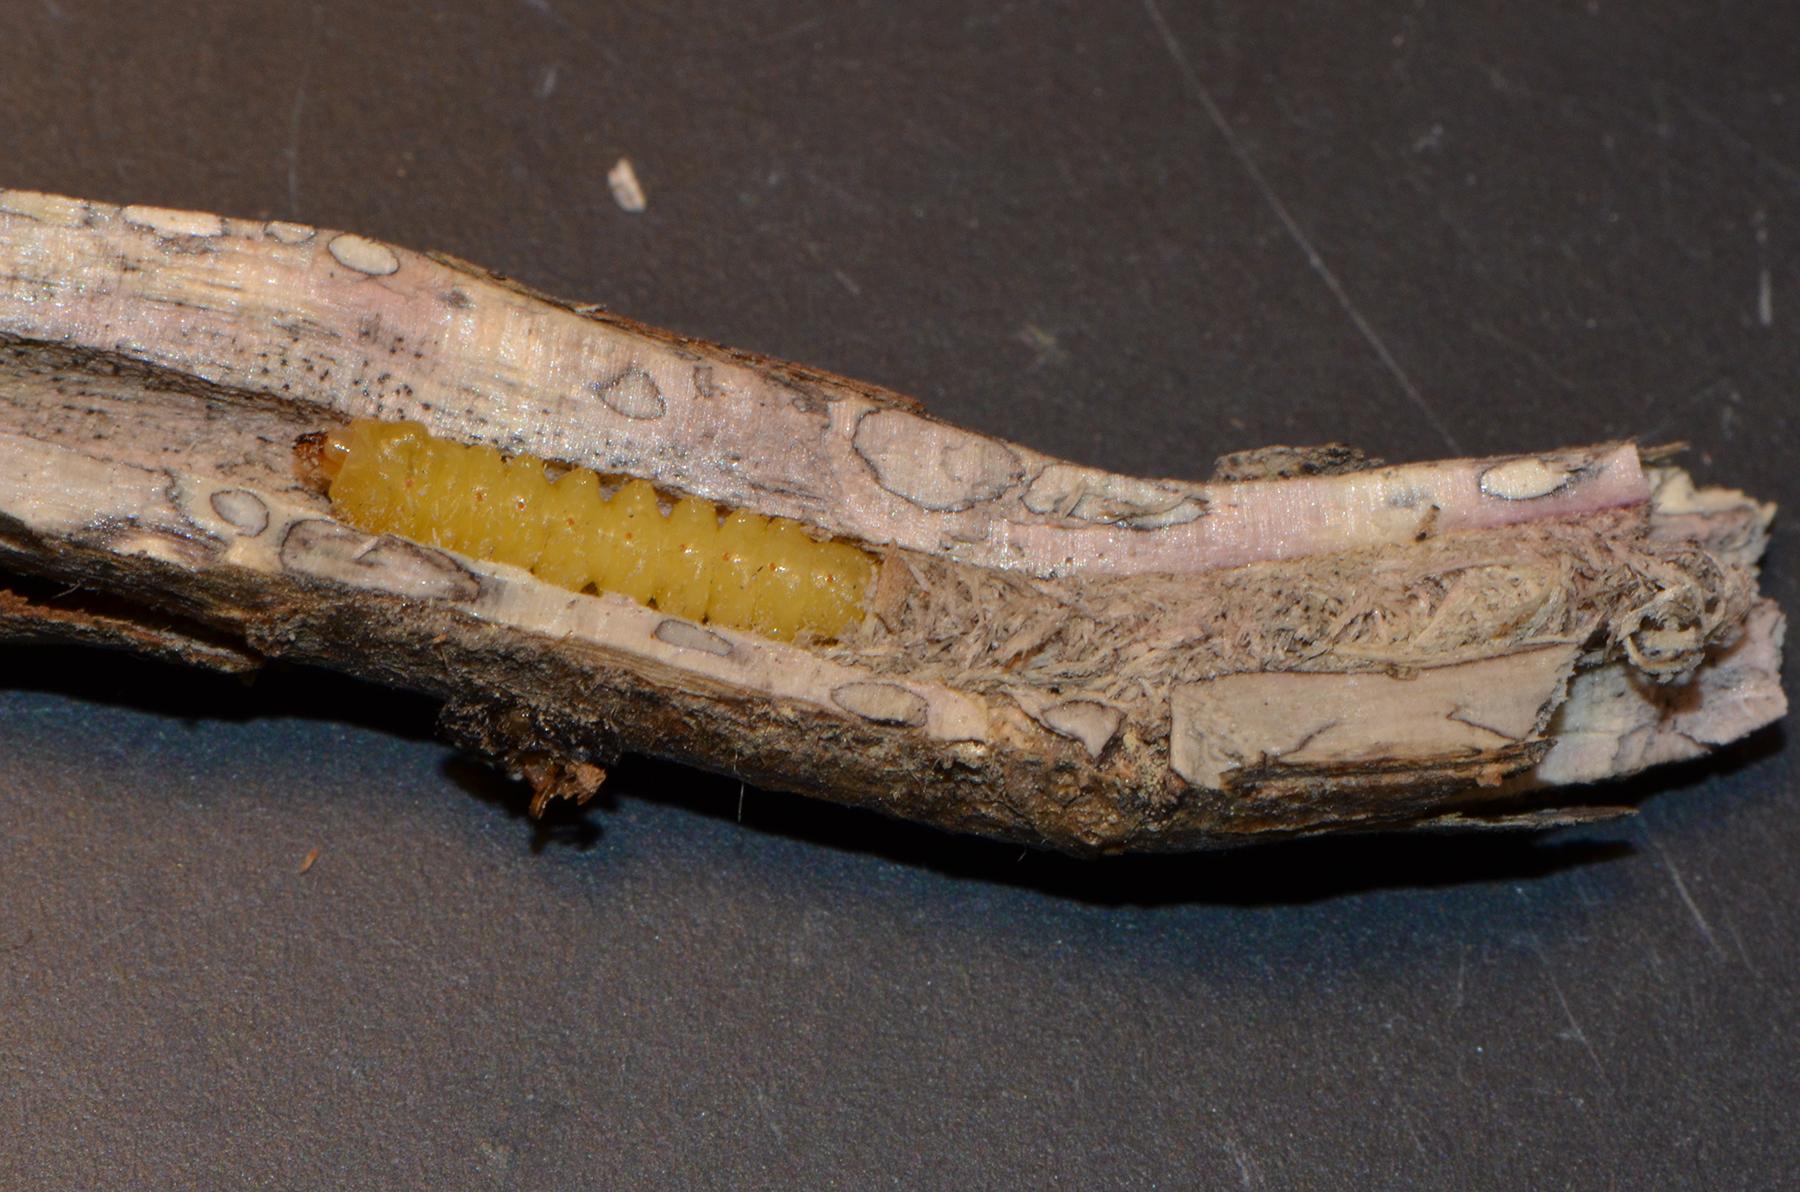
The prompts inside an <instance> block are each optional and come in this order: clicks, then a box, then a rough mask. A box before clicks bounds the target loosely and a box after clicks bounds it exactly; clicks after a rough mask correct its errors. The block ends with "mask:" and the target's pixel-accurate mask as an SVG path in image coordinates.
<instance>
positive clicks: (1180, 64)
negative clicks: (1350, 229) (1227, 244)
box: [1144, 0, 1462, 455]
mask: <svg viewBox="0 0 1800 1192" xmlns="http://www.w3.org/2000/svg"><path fill="white" fill-rule="evenodd" d="M1144 12H1145V13H1146V14H1148V16H1149V17H1150V22H1151V24H1153V25H1155V26H1156V32H1157V34H1158V36H1160V37H1161V38H1162V43H1163V46H1164V48H1165V49H1167V50H1168V52H1169V57H1170V58H1171V59H1173V60H1174V62H1175V68H1176V69H1177V70H1178V71H1179V72H1180V73H1181V78H1182V81H1183V82H1184V83H1185V84H1186V85H1187V91H1188V94H1189V95H1190V96H1192V97H1193V99H1194V102H1195V103H1198V104H1199V105H1200V107H1201V110H1202V111H1204V112H1205V113H1206V118H1207V120H1208V121H1209V122H1210V123H1211V124H1212V126H1213V127H1214V128H1215V129H1217V130H1218V133H1219V135H1220V136H1221V137H1223V138H1224V139H1225V145H1226V147H1227V148H1228V149H1230V150H1231V155H1232V156H1233V157H1235V158H1236V159H1237V163H1238V165H1239V166H1241V167H1243V170H1244V173H1245V174H1246V175H1248V177H1249V179H1250V181H1251V183H1252V184H1254V185H1255V187H1256V189H1257V191H1258V193H1260V194H1261V195H1262V199H1263V201H1264V202H1265V203H1267V204H1268V206H1269V209H1270V210H1271V211H1273V212H1274V213H1275V218H1276V219H1278V220H1280V221H1281V226H1282V228H1283V230H1285V231H1286V232H1287V234H1288V238H1289V239H1290V240H1292V241H1293V242H1294V245H1295V246H1296V247H1297V248H1299V250H1300V252H1301V254H1302V255H1304V256H1305V257H1306V263H1307V265H1308V266H1310V267H1311V268H1312V271H1313V272H1314V273H1316V274H1318V277H1319V280H1320V281H1322V282H1324V283H1325V288H1326V289H1327V290H1329V291H1331V296H1332V298H1334V299H1336V301H1337V304H1338V306H1339V307H1340V308H1342V310H1343V312H1344V314H1345V315H1346V316H1348V317H1349V319H1350V322H1351V325H1353V326H1354V327H1355V328H1356V330H1357V333H1358V334H1359V335H1361V336H1362V338H1363V341H1364V342H1365V343H1367V344H1368V345H1369V347H1370V348H1371V349H1372V350H1373V351H1374V353H1375V355H1376V357H1377V358H1378V359H1379V360H1380V361H1381V363H1382V364H1383V365H1384V366H1385V367H1386V368H1387V370H1388V372H1389V373H1391V374H1392V375H1393V378H1394V380H1395V382H1396V383H1397V384H1398V385H1399V386H1400V391H1401V392H1402V393H1404V394H1405V395H1406V398H1407V400H1408V401H1410V402H1411V403H1412V404H1413V408H1414V409H1416V410H1418V412H1419V416H1420V417H1421V418H1423V419H1424V420H1425V423H1426V425H1428V426H1430V427H1431V429H1432V430H1434V431H1436V432H1437V434H1438V437H1439V438H1441V439H1442V440H1443V441H1444V445H1445V446H1446V447H1448V448H1449V449H1450V450H1451V451H1452V452H1454V453H1455V454H1458V455H1461V454H1462V446H1461V445H1460V444H1459V443H1458V442H1457V441H1456V436H1455V435H1453V434H1451V433H1450V428H1449V427H1448V426H1446V425H1445V424H1444V421H1443V419H1441V418H1439V417H1438V415H1437V411H1436V410H1434V409H1432V408H1431V403H1430V402H1428V401H1426V400H1425V395H1424V394H1423V393H1421V392H1420V391H1419V387H1418V386H1417V385H1415V384H1413V382H1412V378H1411V377H1409V376H1407V375H1406V370H1405V369H1403V368H1401V367H1400V362H1399V361H1398V360H1396V359H1395V358H1394V354H1393V353H1392V352H1390V351H1389V350H1388V346H1387V344H1386V343H1385V342H1383V341H1382V338H1381V336H1380V334H1379V333H1377V332H1376V330H1375V327H1374V325H1373V324H1371V323H1370V322H1369V320H1368V319H1366V318H1364V317H1363V313H1362V311H1361V310H1359V309H1357V306H1356V303H1355V302H1353V301H1351V298H1350V294H1349V291H1347V290H1345V289H1344V285H1343V283H1342V282H1340V281H1339V280H1338V277H1337V274H1336V273H1334V272H1332V269H1331V266H1329V265H1327V264H1326V263H1325V258H1324V257H1322V256H1320V255H1319V250H1318V249H1317V248H1315V247H1314V246H1313V242H1312V240H1311V239H1310V238H1309V237H1308V236H1307V234H1306V232H1305V231H1304V230H1303V229H1302V228H1301V227H1300V223H1299V221H1298V220H1296V219H1295V218H1294V216H1293V213H1292V212H1290V211H1289V210H1288V208H1287V204H1286V203H1284V202H1282V201H1281V196H1280V195H1278V194H1276V193H1275V188H1274V187H1273V186H1272V185H1270V183H1269V180H1268V179H1267V178H1266V177H1264V176H1263V172H1262V169H1261V167H1259V166H1258V165H1257V164H1256V159H1255V158H1253V157H1251V156H1250V150H1249V149H1248V148H1246V147H1245V145H1244V142H1243V140H1242V139H1241V138H1240V137H1239V136H1238V135H1237V131H1236V130H1235V129H1233V128H1232V127H1231V122H1230V121H1228V120H1226V119H1225V113H1224V111H1223V110H1221V109H1220V107H1219V105H1218V103H1217V102H1216V101H1215V100H1214V99H1213V97H1212V92H1211V91H1209V90H1208V89H1207V87H1206V84H1205V83H1203V82H1201V81H1200V74H1199V72H1198V71H1196V70H1195V69H1194V66H1193V63H1191V62H1189V61H1188V56H1187V51H1186V50H1184V49H1182V48H1181V42H1180V41H1179V40H1178V39H1177V38H1176V36H1175V32H1174V30H1172V29H1170V28H1169V23H1168V22H1167V21H1166V20H1164V19H1163V14H1162V9H1161V8H1160V7H1159V6H1158V4H1157V0H1144Z"/></svg>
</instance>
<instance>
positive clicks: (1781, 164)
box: [1687, 99, 1800, 186]
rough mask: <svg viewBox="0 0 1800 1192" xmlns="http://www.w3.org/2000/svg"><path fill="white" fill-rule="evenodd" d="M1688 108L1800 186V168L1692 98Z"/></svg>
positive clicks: (1729, 139) (1696, 117)
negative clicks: (1754, 140)
mask: <svg viewBox="0 0 1800 1192" xmlns="http://www.w3.org/2000/svg"><path fill="white" fill-rule="evenodd" d="M1687 110H1688V111H1689V112H1690V113H1692V114H1693V117H1694V119H1696V120H1698V121H1700V123H1702V124H1704V125H1706V126H1707V127H1708V128H1710V129H1712V130H1713V131H1714V132H1716V133H1718V134H1719V135H1720V136H1722V137H1724V138H1725V139H1726V140H1727V141H1729V142H1731V143H1732V144H1733V145H1735V146H1737V147H1738V148H1739V149H1741V150H1743V151H1744V152H1745V153H1748V154H1749V155H1750V156H1751V157H1753V158H1755V159H1756V160H1757V161H1759V162H1761V163H1762V164H1763V165H1764V166H1765V167H1766V168H1768V169H1769V170H1770V171H1771V172H1773V173H1775V174H1779V175H1780V176H1781V177H1782V178H1784V179H1786V180H1787V181H1788V182H1790V183H1792V184H1793V185H1795V186H1800V170H1796V169H1795V168H1794V167H1793V166H1791V165H1789V164H1788V163H1787V162H1785V161H1783V160H1781V159H1780V158H1779V157H1776V156H1775V155H1774V154H1773V153H1770V152H1769V151H1768V150H1766V149H1764V148H1763V147H1762V146H1760V145H1757V144H1753V143H1752V142H1750V141H1749V140H1746V139H1745V138H1744V136H1743V135H1742V134H1740V133H1739V132H1738V131H1737V130H1736V129H1734V128H1732V127H1731V126H1730V125H1729V124H1727V123H1725V122H1724V121H1723V120H1721V119H1719V118H1718V117H1717V116H1715V115H1714V114H1713V113H1712V112H1710V111H1708V110H1707V109H1706V108H1704V107H1702V106H1701V105H1699V104H1697V103H1695V102H1694V101H1693V100H1691V99H1690V100H1688V101H1687Z"/></svg>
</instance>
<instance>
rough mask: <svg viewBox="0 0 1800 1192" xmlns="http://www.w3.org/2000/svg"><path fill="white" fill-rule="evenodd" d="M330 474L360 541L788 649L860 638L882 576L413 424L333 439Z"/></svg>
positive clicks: (695, 502) (768, 530)
mask: <svg viewBox="0 0 1800 1192" xmlns="http://www.w3.org/2000/svg"><path fill="white" fill-rule="evenodd" d="M323 466H324V470H325V473H326V475H327V476H328V477H330V480H331V487H330V495H331V502H332V506H333V509H334V511H335V512H336V513H337V515H338V516H339V517H340V518H342V519H343V520H344V521H347V522H349V523H350V524H352V525H354V526H356V527H358V528H359V529H363V530H368V531H371V532H376V533H390V534H396V535H400V536H402V537H406V538H411V539H414V540H416V541H419V542H426V543H430V544H432V545H435V546H441V547H444V548H445V549H447V550H453V551H457V552H459V553H461V554H465V555H470V556H472V557H474V558H478V559H490V560H493V561H496V562H500V563H510V564H512V565H513V566H516V567H523V568H526V569H527V570H529V571H530V572H531V573H532V574H534V575H536V576H537V577H538V578H539V579H542V580H544V581H546V582H548V583H552V584H556V585H557V586H558V587H563V588H567V589H569V590H571V591H576V592H582V591H589V590H593V591H602V592H618V593H621V594H623V595H626V596H629V597H631V598H632V599H633V600H636V601H638V602H640V603H642V604H647V605H653V606H655V607H656V608H658V609H661V610H663V611H666V612H669V613H673V614H675V615H676V616H681V617H686V618H689V619H691V620H694V621H710V622H715V623H717V624H721V625H728V626H731V627H733V628H737V629H748V630H752V631H754V632H757V633H762V634H765V635H767V636H769V637H772V638H776V639H779V640H792V639H794V638H797V637H803V636H809V637H812V638H814V639H819V640H825V639H832V638H837V637H841V636H843V635H844V634H845V633H847V632H849V631H850V630H851V629H852V628H854V627H855V626H856V625H857V624H858V623H859V622H860V621H861V620H862V616H863V611H862V605H863V598H864V594H865V593H866V591H867V589H868V586H869V582H870V579H871V578H872V576H873V575H874V570H875V561H874V559H873V558H871V557H870V556H869V555H868V554H867V553H866V552H865V551H863V550H861V549H859V548H857V547H855V546H851V545H850V544H848V543H844V542H821V541H818V540H817V539H815V538H813V537H812V536H811V535H809V534H808V533H807V532H806V531H805V529H803V528H802V527H801V525H800V523H798V522H795V521H790V520H789V519H787V518H782V517H763V516H761V515H759V514H755V513H749V512H745V511H743V510H736V511H722V510H720V509H718V508H717V507H716V506H714V505H713V504H712V503H711V502H710V501H704V500H701V499H699V498H696V497H681V498H678V499H676V500H673V501H665V500H663V499H662V498H659V496H658V495H657V492H656V490H655V489H654V488H653V487H652V486H651V485H650V484H648V483H647V482H645V481H643V480H627V481H625V482H624V483H622V484H619V485H617V486H611V485H608V484H606V483H605V482H603V481H602V480H601V478H600V477H599V476H597V475H595V474H594V473H593V472H591V471H588V470H587V469H585V468H574V469H570V470H568V471H564V472H562V473H561V475H558V476H555V477H552V476H551V474H550V472H549V471H548V470H547V468H546V465H545V463H544V461H543V460H541V459H536V458H533V457H531V456H525V455H520V456H512V457H506V456H502V455H501V454H500V452H498V451H496V450H495V449H494V448H492V447H486V446H466V445H463V444H460V443H451V442H447V441H445V440H443V439H437V438H433V437H432V436H431V435H430V434H428V433H427V432H426V430H425V428H424V427H423V426H421V425H420V424H418V423H416V422H377V421H372V420H367V419H364V420H359V421H356V422H354V423H352V424H351V425H350V427H349V428H348V429H347V430H344V431H340V432H336V433H334V434H332V435H331V436H329V437H328V438H327V440H326V444H325V451H324V455H323Z"/></svg>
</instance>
